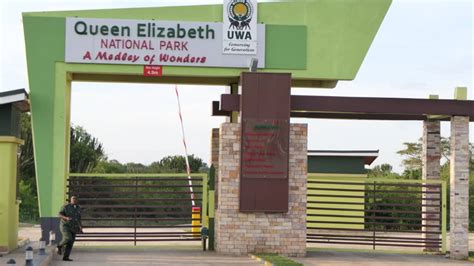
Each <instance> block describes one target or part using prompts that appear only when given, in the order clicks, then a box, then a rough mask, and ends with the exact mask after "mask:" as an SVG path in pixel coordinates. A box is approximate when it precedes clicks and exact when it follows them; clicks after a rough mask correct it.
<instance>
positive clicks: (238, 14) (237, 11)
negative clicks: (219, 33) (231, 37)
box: [227, 0, 253, 30]
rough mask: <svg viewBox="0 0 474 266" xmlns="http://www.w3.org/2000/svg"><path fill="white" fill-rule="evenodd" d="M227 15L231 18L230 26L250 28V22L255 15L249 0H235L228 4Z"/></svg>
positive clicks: (239, 28)
mask: <svg viewBox="0 0 474 266" xmlns="http://www.w3.org/2000/svg"><path fill="white" fill-rule="evenodd" d="M227 15H228V16H229V20H230V28H234V29H238V30H242V29H250V25H249V23H250V21H251V20H252V15H253V6H252V3H251V2H249V1H247V0H233V1H231V2H229V4H228V5H227Z"/></svg>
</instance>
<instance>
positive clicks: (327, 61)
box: [23, 0, 391, 224]
mask: <svg viewBox="0 0 474 266" xmlns="http://www.w3.org/2000/svg"><path fill="white" fill-rule="evenodd" d="M390 4H391V0H347V1H333V0H312V1H311V0H307V1H293V2H276V3H259V4H258V9H257V10H258V11H257V12H258V21H257V23H258V29H257V31H258V41H257V48H256V49H257V53H256V54H254V55H244V56H242V55H234V54H230V55H229V54H223V51H222V50H223V49H222V48H221V47H222V46H221V45H222V40H221V38H222V27H221V26H219V25H221V24H222V22H223V6H222V5H202V6H181V7H150V8H134V9H105V10H82V11H58V12H34V13H24V14H23V24H24V31H25V42H26V55H27V63H28V78H29V88H30V96H31V108H32V117H33V138H34V149H35V158H36V162H35V163H36V176H37V182H38V191H39V203H40V215H41V218H42V223H43V224H46V223H52V221H53V220H54V219H56V217H57V211H58V209H59V208H60V206H61V204H63V202H64V197H65V191H66V177H67V175H68V168H69V124H70V114H69V113H70V95H71V90H70V88H71V82H72V81H91V82H94V81H101V82H141V83H187V84H214V85H229V84H231V83H236V82H237V81H238V78H239V75H240V73H241V72H242V71H243V70H244V69H245V68H247V67H248V65H247V64H248V59H249V58H250V57H257V58H258V59H259V60H258V67H259V68H260V69H259V71H262V72H291V73H292V86H293V87H320V88H333V87H334V86H335V85H336V84H337V81H338V80H352V79H354V77H355V76H356V74H357V71H358V70H359V67H360V65H361V63H362V61H363V59H364V57H365V55H366V53H367V51H368V49H369V47H370V45H371V43H372V41H373V39H374V37H375V35H376V33H377V30H378V29H379V27H380V24H381V23H382V20H383V18H384V16H385V14H386V13H387V11H388V8H389V6H390ZM239 12H240V11H239ZM79 21H82V23H79V24H77V23H78V22H79ZM164 21H168V22H166V23H165V22H164ZM243 21H244V20H243ZM153 23H155V25H153ZM239 23H241V22H239ZM96 24H97V26H98V27H95V26H94V27H89V26H91V25H96ZM239 25H240V26H242V25H244V26H246V25H245V24H239ZM71 27H72V28H71ZM74 27H76V28H74ZM161 28H164V29H161ZM168 28H171V29H174V30H168ZM152 29H154V30H152ZM93 33H95V34H96V35H92V34H93ZM68 34H69V36H68ZM163 34H165V35H163ZM157 35H159V36H166V37H162V38H161V37H157ZM153 36H154V37H153ZM76 37H83V38H81V39H77V38H76ZM75 38H76V39H75ZM88 38H89V40H87V39H88ZM94 38H95V39H99V46H100V40H101V39H107V40H108V43H107V44H102V45H104V46H106V48H107V49H105V51H106V52H107V53H106V54H100V55H98V52H100V51H99V50H100V49H99V50H97V49H98V47H94V46H87V45H91V43H92V44H93V43H94V41H93V40H94ZM111 40H115V41H111ZM118 40H121V41H118ZM127 40H132V43H130V42H129V41H127ZM133 40H135V41H136V42H135V43H133ZM147 40H150V42H147ZM162 41H164V43H161V42H162ZM67 42H70V43H68V44H67V48H68V50H66V43H67ZM185 42H187V43H185ZM78 44H80V45H78ZM130 45H131V46H135V47H137V46H140V47H141V48H142V50H141V51H142V52H143V53H137V54H135V53H133V55H131V54H128V55H126V56H125V55H123V53H122V54H120V55H118V53H115V52H116V51H117V49H116V48H115V47H121V46H122V47H125V48H126V47H128V46H130ZM150 47H153V49H155V51H157V50H156V49H160V48H161V49H163V48H164V49H165V50H163V52H162V53H157V54H155V59H154V61H153V62H150V60H151V56H153V53H151V54H150V53H148V52H149V51H150V49H151V48H150ZM216 47H218V48H216ZM99 48H100V47H99ZM102 48H103V47H102ZM185 49H187V50H186V51H185ZM203 49H205V50H203ZM138 50H140V49H138ZM147 51H148V52H147ZM183 51H184V52H185V53H182V52H183ZM87 52H89V54H87ZM159 54H165V55H167V56H168V57H167V58H168V59H167V60H168V61H167V62H164V61H162V60H160V61H159V62H158V61H157V56H158V57H159ZM188 54H189V57H187V55H188ZM204 54H205V55H204ZM110 56H111V57H110ZM134 56H135V57H134ZM137 56H138V57H139V58H137ZM147 56H148V57H147ZM162 56H164V55H162ZM145 57H146V59H148V61H147V60H146V59H145ZM203 57H205V59H203ZM178 58H179V59H178ZM163 60H164V59H163ZM171 60H173V62H171ZM191 61H192V62H191ZM144 65H148V67H144ZM146 73H148V74H151V75H152V76H148V75H144V74H146Z"/></svg>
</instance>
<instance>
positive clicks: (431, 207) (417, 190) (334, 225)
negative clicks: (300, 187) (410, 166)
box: [307, 174, 446, 253]
mask: <svg viewBox="0 0 474 266" xmlns="http://www.w3.org/2000/svg"><path fill="white" fill-rule="evenodd" d="M307 193H308V194H307V196H308V197H307V199H308V201H307V204H308V205H307V206H308V207H307V243H315V244H317V245H318V246H319V245H322V244H330V245H334V244H335V245H345V246H346V247H351V248H352V247H353V246H354V245H361V246H365V247H371V248H373V249H376V247H385V248H387V247H390V248H393V247H399V248H415V249H417V250H421V249H424V250H425V251H441V252H443V253H444V252H446V183H445V182H444V181H441V180H432V181H423V180H402V179H369V178H360V179H358V180H347V179H345V180H344V179H342V180H341V179H338V178H336V177H334V176H330V177H328V176H324V174H308V192H307Z"/></svg>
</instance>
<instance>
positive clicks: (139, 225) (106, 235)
mask: <svg viewBox="0 0 474 266" xmlns="http://www.w3.org/2000/svg"><path fill="white" fill-rule="evenodd" d="M207 183H208V180H207V174H191V178H190V179H189V178H188V176H187V174H164V173H160V174H70V175H69V178H68V195H69V196H71V195H76V196H77V197H78V199H79V204H80V205H81V207H82V224H83V228H84V233H82V234H78V235H77V238H76V241H88V242H103V241H106V242H119V241H120V242H133V243H134V245H136V244H137V243H138V242H154V241H201V233H200V231H201V227H202V219H201V218H202V213H205V212H207V205H208V202H207ZM193 201H194V203H195V204H194V205H193V204H192V203H193ZM203 207H204V208H205V209H204V210H203Z"/></svg>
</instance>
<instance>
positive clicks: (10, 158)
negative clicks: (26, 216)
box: [0, 136, 23, 253]
mask: <svg viewBox="0 0 474 266" xmlns="http://www.w3.org/2000/svg"><path fill="white" fill-rule="evenodd" d="M21 144H23V141H22V140H20V139H18V138H16V137H10V136H4V137H0V253H8V252H10V251H12V250H14V249H15V248H16V247H17V242H18V204H19V201H17V199H16V196H17V195H16V186H17V180H16V177H17V150H18V146H19V145H21Z"/></svg>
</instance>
